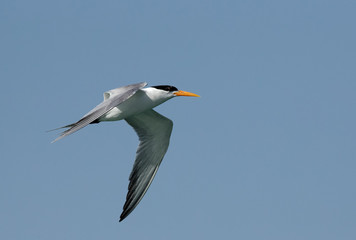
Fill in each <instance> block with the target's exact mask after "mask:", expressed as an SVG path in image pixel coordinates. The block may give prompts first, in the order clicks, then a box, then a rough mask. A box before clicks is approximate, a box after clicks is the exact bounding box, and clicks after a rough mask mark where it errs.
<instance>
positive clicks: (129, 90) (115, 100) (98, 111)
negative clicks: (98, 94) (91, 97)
mask: <svg viewBox="0 0 356 240" xmlns="http://www.w3.org/2000/svg"><path fill="white" fill-rule="evenodd" d="M146 85H147V83H145V82H142V83H137V84H131V85H128V86H125V87H120V88H116V89H113V90H110V91H108V92H107V93H105V94H106V95H104V97H105V100H104V101H103V102H102V103H100V104H99V105H98V106H96V107H95V108H94V109H92V110H91V111H90V112H88V113H87V114H86V115H84V117H82V118H81V119H80V120H79V121H78V122H76V123H73V124H69V125H67V126H65V127H69V129H67V130H65V131H64V132H62V133H61V135H60V136H59V137H58V138H56V139H55V140H54V141H53V142H56V141H58V140H59V139H61V138H64V137H65V136H68V135H70V134H72V133H74V132H76V131H78V130H79V129H81V128H83V127H85V126H87V125H88V124H90V123H91V122H93V121H95V120H96V119H98V118H100V117H101V116H103V115H104V114H105V113H107V112H109V111H110V110H111V109H113V108H114V107H116V106H117V105H119V104H120V103H122V102H124V101H126V100H127V99H129V98H130V97H131V96H132V95H134V94H135V93H136V92H137V90H139V89H141V88H143V87H144V86H146ZM108 94H110V97H108ZM53 142H52V143H53Z"/></svg>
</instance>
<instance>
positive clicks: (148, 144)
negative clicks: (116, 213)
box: [120, 109, 173, 222]
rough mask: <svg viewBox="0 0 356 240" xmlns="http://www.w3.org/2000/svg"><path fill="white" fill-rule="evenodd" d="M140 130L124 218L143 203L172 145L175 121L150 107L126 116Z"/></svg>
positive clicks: (137, 131)
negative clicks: (170, 140) (171, 138)
mask: <svg viewBox="0 0 356 240" xmlns="http://www.w3.org/2000/svg"><path fill="white" fill-rule="evenodd" d="M125 120H126V121H127V122H128V124H130V125H131V126H132V127H133V128H134V129H135V131H136V133H137V135H138V137H139V140H140V144H139V146H138V148H137V152H136V160H135V163H134V166H133V169H132V172H131V174H130V178H129V180H130V183H129V187H128V193H127V196H126V202H125V205H124V207H123V212H122V213H121V216H120V222H121V221H122V220H124V219H125V218H126V217H127V216H128V215H129V214H130V213H131V212H132V211H133V210H134V209H135V207H136V206H137V205H138V204H139V202H140V201H141V199H142V198H143V196H144V195H145V193H146V191H147V189H148V188H149V186H150V185H151V182H152V180H153V178H154V177H155V175H156V173H157V170H158V168H159V165H160V164H161V162H162V159H163V157H164V155H165V154H166V151H167V149H168V145H169V139H170V136H171V132H172V128H173V122H172V121H171V120H170V119H168V118H166V117H164V116H162V115H161V114H159V113H157V112H156V111H154V110H152V109H151V110H148V111H145V112H143V113H140V114H137V115H135V116H132V117H129V118H126V119H125Z"/></svg>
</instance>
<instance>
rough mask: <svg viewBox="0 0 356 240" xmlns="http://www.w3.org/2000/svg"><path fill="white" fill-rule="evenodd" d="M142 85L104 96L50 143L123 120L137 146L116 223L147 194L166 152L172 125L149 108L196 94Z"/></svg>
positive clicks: (166, 87) (127, 87)
mask: <svg viewBox="0 0 356 240" xmlns="http://www.w3.org/2000/svg"><path fill="white" fill-rule="evenodd" d="M146 85H147V83H146V82H142V83H137V84H131V85H128V86H124V87H119V88H116V89H112V90H109V91H107V92H105V93H104V101H103V102H101V103H100V104H99V105H97V106H96V107H95V108H93V109H92V110H91V111H89V112H88V113H87V114H85V115H84V116H83V117H82V118H81V119H80V120H79V121H77V122H75V123H72V124H69V125H66V126H64V127H61V128H57V129H62V128H68V129H67V130H65V131H64V132H62V133H61V134H60V136H59V137H58V138H56V139H55V140H54V141H53V142H56V141H58V140H60V139H62V138H64V137H66V136H68V135H70V134H72V133H74V132H76V131H78V130H79V129H81V128H83V127H85V126H87V125H89V124H94V123H99V122H104V121H119V120H122V119H124V120H125V121H126V122H127V123H128V124H129V125H131V126H132V127H133V128H134V130H135V131H136V133H137V135H138V137H139V142H140V143H139V145H138V148H137V151H136V159H135V162H134V165H133V169H132V171H131V174H130V177H129V181H130V182H129V186H128V193H127V196H126V202H125V204H124V206H123V211H122V213H121V215H120V220H119V221H120V222H121V221H122V220H124V219H125V218H126V217H127V216H128V215H129V214H130V213H131V212H132V211H133V210H134V209H135V207H136V206H137V205H138V204H139V202H140V201H141V199H142V198H143V196H144V195H145V193H146V192H147V189H148V188H149V186H150V185H151V183H152V180H153V178H154V177H155V175H156V173H157V170H158V168H159V166H160V164H161V162H162V159H163V157H164V155H165V154H166V152H167V149H168V145H169V139H170V136H171V132H172V128H173V122H172V120H170V119H168V118H166V117H164V116H162V115H161V114H159V113H158V112H156V111H154V110H153V108H154V107H156V106H158V105H160V104H162V103H164V102H165V101H167V100H169V99H171V98H173V97H176V96H189V97H199V95H197V94H194V93H190V92H186V91H181V90H178V89H177V88H176V87H174V86H169V85H159V86H152V87H147V88H144V87H145V86H146ZM57 129H55V130H57ZM53 142H52V143H53Z"/></svg>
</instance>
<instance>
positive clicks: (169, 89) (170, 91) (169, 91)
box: [151, 85, 200, 98]
mask: <svg viewBox="0 0 356 240" xmlns="http://www.w3.org/2000/svg"><path fill="white" fill-rule="evenodd" d="M151 88H155V89H157V90H158V91H157V92H160V94H162V95H166V96H167V97H169V98H172V97H177V96H186V97H200V96H199V95H197V94H194V93H190V92H186V91H181V90H178V89H177V88H176V87H174V86H169V85H158V86H152V87H151Z"/></svg>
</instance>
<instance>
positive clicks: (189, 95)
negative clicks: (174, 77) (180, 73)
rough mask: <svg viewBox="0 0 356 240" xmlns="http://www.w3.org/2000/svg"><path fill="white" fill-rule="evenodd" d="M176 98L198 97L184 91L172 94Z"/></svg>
mask: <svg viewBox="0 0 356 240" xmlns="http://www.w3.org/2000/svg"><path fill="white" fill-rule="evenodd" d="M173 94H174V95H176V96H186V97H200V96H199V95H197V94H195V93H190V92H186V91H181V90H179V91H177V92H175V93H173Z"/></svg>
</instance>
